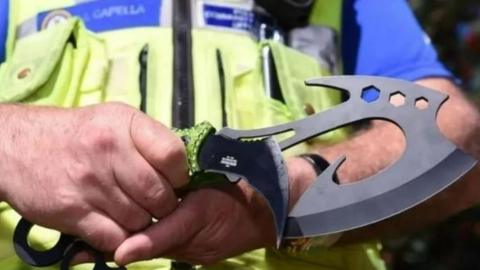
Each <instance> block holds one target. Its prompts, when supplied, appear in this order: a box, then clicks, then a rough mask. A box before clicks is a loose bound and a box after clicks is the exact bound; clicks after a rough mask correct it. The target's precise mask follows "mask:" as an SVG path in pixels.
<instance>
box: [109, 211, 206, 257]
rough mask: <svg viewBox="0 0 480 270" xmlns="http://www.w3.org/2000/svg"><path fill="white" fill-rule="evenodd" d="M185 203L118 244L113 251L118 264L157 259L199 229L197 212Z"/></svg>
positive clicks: (183, 242) (201, 223)
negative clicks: (144, 229)
mask: <svg viewBox="0 0 480 270" xmlns="http://www.w3.org/2000/svg"><path fill="white" fill-rule="evenodd" d="M194 210H196V209H194V208H191V207H189V206H185V204H181V205H180V207H179V208H178V209H177V210H176V211H174V212H173V213H172V214H171V215H169V216H167V217H166V218H164V219H162V220H161V221H159V222H158V223H157V224H155V225H153V226H151V227H149V228H148V229H147V230H146V231H144V232H141V233H138V234H136V235H134V236H132V237H130V238H128V239H127V240H125V242H123V243H122V245H121V246H120V247H119V248H118V249H117V251H116V252H115V256H114V258H115V261H116V262H117V263H118V264H119V265H126V264H128V263H131V262H135V261H141V260H147V259H152V258H155V257H160V256H161V255H162V254H164V253H165V252H167V251H169V250H171V249H174V248H176V247H178V246H181V245H183V244H185V243H186V242H188V240H189V239H191V238H192V237H193V236H195V235H196V234H197V233H198V232H199V231H200V230H201V228H202V227H203V219H202V218H201V215H202V214H201V212H200V213H199V212H198V211H194Z"/></svg>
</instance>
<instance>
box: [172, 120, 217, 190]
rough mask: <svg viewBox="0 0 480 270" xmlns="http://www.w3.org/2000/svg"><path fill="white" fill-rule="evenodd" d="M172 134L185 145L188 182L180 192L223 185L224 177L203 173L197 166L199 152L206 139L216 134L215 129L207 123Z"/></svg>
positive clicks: (175, 130)
mask: <svg viewBox="0 0 480 270" xmlns="http://www.w3.org/2000/svg"><path fill="white" fill-rule="evenodd" d="M174 132H175V133H176V134H177V135H178V136H180V137H181V138H182V140H183V142H184V144H185V149H186V154H187V162H188V170H189V175H190V182H189V183H188V185H187V186H186V187H184V188H182V190H181V191H185V190H192V189H198V188H200V187H204V186H213V185H218V184H220V183H225V182H226V179H225V177H224V176H222V175H219V174H214V173H207V172H204V171H203V170H202V169H201V168H200V165H199V162H198V155H199V151H200V149H201V147H202V145H203V143H204V142H205V140H206V139H207V138H208V136H210V135H212V134H214V133H215V132H216V130H215V128H214V127H213V125H212V124H210V123H209V122H202V123H200V124H198V125H195V126H193V127H191V128H187V129H174Z"/></svg>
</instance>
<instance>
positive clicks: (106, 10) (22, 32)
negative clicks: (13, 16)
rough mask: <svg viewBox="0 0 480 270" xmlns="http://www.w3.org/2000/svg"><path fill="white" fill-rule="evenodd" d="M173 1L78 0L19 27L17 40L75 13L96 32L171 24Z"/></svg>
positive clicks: (39, 15) (42, 13) (42, 14)
mask: <svg viewBox="0 0 480 270" xmlns="http://www.w3.org/2000/svg"><path fill="white" fill-rule="evenodd" d="M171 1H172V0H101V1H99V0H76V4H75V5H73V6H70V7H66V8H63V9H62V8H59V9H55V10H50V11H45V12H41V13H39V14H38V15H37V16H35V17H33V18H30V19H28V20H27V21H25V22H23V23H21V24H20V25H19V26H18V27H17V39H20V38H23V37H26V36H28V35H31V34H33V33H36V32H38V31H40V30H41V29H45V28H48V27H50V26H53V25H56V24H58V23H62V22H63V21H65V20H66V19H68V18H69V17H72V16H77V17H80V18H82V19H83V21H84V23H85V25H86V27H87V28H88V29H89V30H91V31H94V32H107V31H113V30H118V29H127V28H135V27H158V26H170V25H171V14H170V13H171V12H170V10H171V9H170V7H171ZM164 15H165V16H164ZM167 15H168V16H167Z"/></svg>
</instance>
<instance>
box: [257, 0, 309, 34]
mask: <svg viewBox="0 0 480 270" xmlns="http://www.w3.org/2000/svg"><path fill="white" fill-rule="evenodd" d="M255 2H256V3H257V4H258V5H259V6H261V7H262V8H264V9H265V10H266V11H268V13H270V14H271V15H272V16H274V17H275V18H276V19H277V20H278V23H279V24H280V25H281V26H282V27H284V28H285V29H287V30H289V29H292V28H296V27H302V26H305V25H307V24H308V18H309V16H310V12H311V10H312V7H313V4H314V2H315V1H314V0H255Z"/></svg>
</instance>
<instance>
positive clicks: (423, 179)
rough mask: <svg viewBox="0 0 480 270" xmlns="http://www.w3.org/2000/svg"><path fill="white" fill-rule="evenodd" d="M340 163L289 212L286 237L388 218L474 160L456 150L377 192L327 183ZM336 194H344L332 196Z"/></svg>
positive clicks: (457, 175) (447, 181) (452, 179)
mask: <svg viewBox="0 0 480 270" xmlns="http://www.w3.org/2000/svg"><path fill="white" fill-rule="evenodd" d="M340 163H341V161H339V162H337V164H334V165H333V166H331V167H330V168H329V169H327V170H326V171H325V172H324V173H323V174H322V175H321V176H320V179H319V180H318V181H317V182H316V183H315V184H314V185H313V186H312V187H310V188H309V189H308V190H307V192H306V193H304V195H303V196H302V198H301V200H300V201H299V202H298V203H297V205H296V206H295V208H294V209H293V211H292V212H291V213H290V214H289V218H288V220H287V225H286V229H285V238H303V237H315V236H321V235H326V234H331V233H336V232H341V231H346V230H351V229H355V228H358V227H362V226H365V225H368V224H371V223H374V222H378V221H381V220H383V219H386V218H388V217H391V216H393V215H395V214H398V213H400V212H403V211H405V210H407V209H409V208H411V207H413V206H415V205H417V204H419V203H421V202H423V201H425V200H427V199H428V198H430V197H432V196H433V195H435V194H437V193H438V192H440V191H442V190H443V189H445V188H446V187H448V186H449V185H450V184H452V183H454V182H455V181H456V180H457V179H459V178H460V177H462V176H463V175H464V174H465V173H466V172H468V171H469V170H470V169H472V167H473V166H475V164H476V163H477V161H476V160H475V159H473V158H472V157H471V156H469V155H467V154H465V153H464V152H462V151H461V150H459V149H455V150H454V151H453V152H452V153H451V154H450V155H448V156H447V157H446V158H445V159H443V160H442V161H441V162H440V163H438V164H436V165H435V166H434V167H433V168H431V169H430V170H426V171H425V173H423V174H421V175H419V176H418V177H417V178H414V179H412V180H410V181H408V182H405V183H404V184H402V185H400V186H395V182H393V183H392V182H390V184H391V189H390V190H389V191H386V192H384V191H383V190H382V191H380V190H381V187H378V188H375V187H374V186H372V185H367V186H366V185H365V183H357V184H347V185H343V186H342V185H340V186H339V185H336V184H328V182H329V181H331V179H332V177H333V174H334V172H335V170H336V168H337V166H339V165H340ZM406 169H407V168H406ZM405 174H407V175H408V173H405ZM365 181H368V180H365ZM385 183H386V184H388V182H385ZM335 196H343V197H342V198H338V197H337V198H338V199H335ZM355 197H356V198H355ZM342 200H343V202H342ZM348 201H349V202H348Z"/></svg>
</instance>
